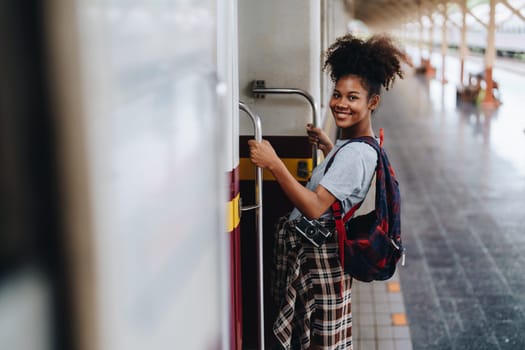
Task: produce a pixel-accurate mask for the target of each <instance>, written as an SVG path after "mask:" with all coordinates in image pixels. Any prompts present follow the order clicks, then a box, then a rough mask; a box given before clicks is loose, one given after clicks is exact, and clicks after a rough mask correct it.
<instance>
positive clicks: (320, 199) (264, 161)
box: [248, 140, 335, 219]
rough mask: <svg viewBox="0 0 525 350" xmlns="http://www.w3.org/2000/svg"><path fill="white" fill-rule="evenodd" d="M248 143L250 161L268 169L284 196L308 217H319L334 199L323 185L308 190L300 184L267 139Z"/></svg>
mask: <svg viewBox="0 0 525 350" xmlns="http://www.w3.org/2000/svg"><path fill="white" fill-rule="evenodd" d="M248 144H249V145H250V160H251V161H252V163H253V164H255V165H257V166H259V167H261V168H265V169H268V170H270V171H271V172H272V174H273V176H274V177H275V179H276V180H277V182H278V183H279V185H280V186H281V188H282V189H283V191H284V193H285V194H286V196H287V197H288V198H289V199H290V200H291V201H292V203H293V205H294V206H295V207H296V208H297V209H299V210H300V211H301V213H303V215H305V216H306V217H308V218H310V219H313V218H318V217H320V216H321V215H322V214H323V213H324V212H325V211H326V210H328V208H329V207H330V206H331V205H332V203H333V202H334V201H335V197H334V196H333V195H332V194H331V193H330V192H329V191H328V190H326V189H325V188H324V187H323V186H318V187H317V188H316V189H315V191H310V190H309V189H307V188H306V187H304V186H303V185H301V183H299V181H297V180H296V179H295V178H294V177H293V175H292V174H291V173H290V172H289V171H288V169H287V168H286V166H285V165H284V163H283V162H282V160H281V159H280V158H279V157H278V156H277V154H276V153H275V150H274V149H273V147H272V145H271V144H270V143H269V142H268V141H266V140H263V141H262V142H260V143H259V142H257V141H255V140H250V141H248Z"/></svg>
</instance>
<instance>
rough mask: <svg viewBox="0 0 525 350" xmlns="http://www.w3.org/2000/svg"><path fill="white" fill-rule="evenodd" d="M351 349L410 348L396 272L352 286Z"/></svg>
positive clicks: (388, 349)
mask: <svg viewBox="0 0 525 350" xmlns="http://www.w3.org/2000/svg"><path fill="white" fill-rule="evenodd" d="M352 313H353V319H352V322H353V327H352V333H353V343H354V350H413V349H412V341H411V339H410V328H409V322H408V318H407V316H406V313H405V306H404V301H403V293H402V287H401V283H400V281H399V277H398V275H397V273H396V274H395V275H394V276H393V277H392V278H391V279H390V280H389V281H386V282H372V283H363V282H359V281H354V283H353V285H352Z"/></svg>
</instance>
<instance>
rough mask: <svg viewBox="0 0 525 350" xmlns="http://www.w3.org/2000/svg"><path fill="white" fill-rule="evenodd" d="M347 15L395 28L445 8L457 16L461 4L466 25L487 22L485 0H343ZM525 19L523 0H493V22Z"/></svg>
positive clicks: (379, 26) (372, 24)
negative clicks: (465, 9)
mask: <svg viewBox="0 0 525 350" xmlns="http://www.w3.org/2000/svg"><path fill="white" fill-rule="evenodd" d="M344 2H345V7H346V9H347V11H348V13H349V14H350V17H351V18H353V19H356V20H359V21H361V22H363V23H364V24H365V25H366V26H367V27H369V28H370V29H373V30H386V29H391V28H398V27H399V26H400V25H402V24H405V23H411V22H413V23H415V22H418V21H419V19H420V18H422V19H423V24H424V25H425V24H427V23H428V22H429V20H428V19H429V18H430V17H432V19H433V20H434V19H436V18H437V21H438V22H439V21H440V18H442V16H443V12H444V10H445V9H446V10H447V14H448V16H450V17H452V18H451V19H452V20H453V19H454V17H458V16H461V4H462V3H463V2H465V3H466V6H467V9H468V10H467V25H469V26H472V25H473V26H476V25H478V26H484V25H485V24H486V23H488V17H489V0H344ZM509 21H511V22H512V21H514V22H517V23H519V24H520V25H523V23H524V22H525V0H496V24H497V25H503V24H505V23H508V22H509Z"/></svg>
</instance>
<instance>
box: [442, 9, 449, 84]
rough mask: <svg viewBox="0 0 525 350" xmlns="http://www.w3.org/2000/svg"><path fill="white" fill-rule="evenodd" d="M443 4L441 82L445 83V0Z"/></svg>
mask: <svg viewBox="0 0 525 350" xmlns="http://www.w3.org/2000/svg"><path fill="white" fill-rule="evenodd" d="M442 5H443V23H442V28H441V83H442V84H446V83H447V79H446V78H445V62H446V59H447V52H448V40H447V30H448V28H447V24H448V11H447V2H446V1H444V0H443V1H442Z"/></svg>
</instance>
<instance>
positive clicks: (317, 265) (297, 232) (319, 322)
mask: <svg viewBox="0 0 525 350" xmlns="http://www.w3.org/2000/svg"><path fill="white" fill-rule="evenodd" d="M405 60H406V58H405V55H404V53H403V51H401V50H400V49H399V48H397V47H396V46H395V44H394V43H393V41H392V40H391V39H389V38H388V37H384V36H373V37H371V38H369V39H368V40H366V41H364V40H361V39H358V38H355V37H353V36H351V35H346V36H344V37H341V38H339V39H337V41H336V42H335V43H334V44H333V45H332V46H330V48H329V49H328V50H327V52H326V60H325V64H324V69H328V70H329V72H330V77H331V79H332V81H333V82H334V83H335V87H334V91H333V94H332V97H331V99H330V109H331V111H332V114H333V117H334V120H335V124H336V125H337V127H338V128H339V129H340V138H339V139H338V140H336V142H335V145H334V144H333V143H332V141H331V140H330V139H329V137H328V136H327V135H326V133H325V132H323V131H322V130H321V129H319V128H315V127H313V126H312V125H310V124H308V125H307V127H306V130H307V133H308V135H309V140H310V142H311V143H315V144H317V145H318V146H319V149H321V150H322V152H323V153H324V155H325V160H324V161H323V162H321V164H319V165H318V166H317V167H316V168H315V169H314V170H313V172H312V176H311V178H310V181H309V182H308V184H307V185H306V187H303V186H302V185H301V184H300V183H299V182H298V181H296V180H295V178H294V176H293V175H292V174H291V173H290V172H289V171H288V169H287V168H286V166H285V165H284V163H283V162H282V161H281V160H280V159H279V157H278V156H277V154H276V153H275V151H274V149H273V147H272V146H271V144H270V143H269V142H268V141H266V140H263V142H261V143H258V142H256V141H255V140H250V141H249V142H248V143H249V146H250V158H251V161H252V162H253V163H254V164H255V165H257V166H259V167H262V168H266V169H268V170H270V171H271V172H272V174H273V175H274V177H275V178H276V180H277V182H278V183H279V185H280V186H281V188H282V189H283V191H284V192H285V194H286V195H287V197H288V198H289V199H290V200H291V202H292V203H293V204H294V206H295V209H294V210H293V211H292V213H291V214H290V215H289V216H286V217H283V218H281V220H280V221H279V223H278V225H277V230H276V246H275V251H274V260H275V276H274V277H275V278H274V280H275V281H274V285H273V286H272V287H273V295H274V299H275V302H276V304H277V305H276V306H277V308H278V315H277V319H276V320H275V322H274V325H273V332H274V335H275V337H276V346H275V347H276V348H279V349H281V348H285V349H290V348H292V349H352V314H351V307H350V301H351V293H350V290H351V285H352V279H351V277H350V276H348V275H345V273H344V271H343V269H342V268H341V265H340V263H339V252H338V244H337V232H335V229H334V219H333V214H332V211H331V209H330V207H331V205H332V203H334V202H335V201H336V200H339V201H340V202H341V203H342V205H343V212H347V211H348V210H350V208H352V207H353V206H354V205H356V204H357V203H359V202H361V201H363V199H364V198H365V196H366V194H367V192H368V189H369V188H370V183H371V181H372V177H373V175H374V172H375V167H376V163H377V153H376V151H375V150H374V149H373V148H372V147H371V146H369V145H367V144H366V143H362V142H353V143H350V144H348V145H346V146H345V147H343V148H342V149H341V150H340V151H339V152H338V153H337V157H335V158H334V161H333V163H332V164H331V165H330V167H329V168H328V169H326V165H327V162H328V160H329V159H330V158H331V157H332V156H333V155H334V153H335V152H336V151H337V150H338V148H340V147H341V146H342V145H343V144H345V143H346V142H347V141H348V140H350V139H353V138H358V137H362V136H372V137H374V132H373V130H372V124H371V117H372V112H373V111H374V110H375V109H376V108H377V107H378V105H379V102H380V90H381V86H384V87H385V88H386V89H388V88H390V86H391V85H392V83H393V82H394V79H395V77H396V75H397V76H399V77H400V78H402V77H403V73H402V70H401V61H405ZM343 215H344V213H343ZM311 219H317V221H318V223H319V224H320V225H321V226H322V228H324V229H326V230H327V231H329V232H331V233H332V234H330V235H328V238H326V240H325V239H324V235H321V236H318V238H320V239H319V242H317V243H320V244H319V246H317V244H315V243H316V241H314V242H311V241H310V240H309V239H306V238H305V236H304V235H302V234H301V231H303V232H304V231H305V228H306V229H307V228H308V227H309V225H310V226H315V225H316V223H315V222H312V221H311ZM321 231H322V230H321Z"/></svg>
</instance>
